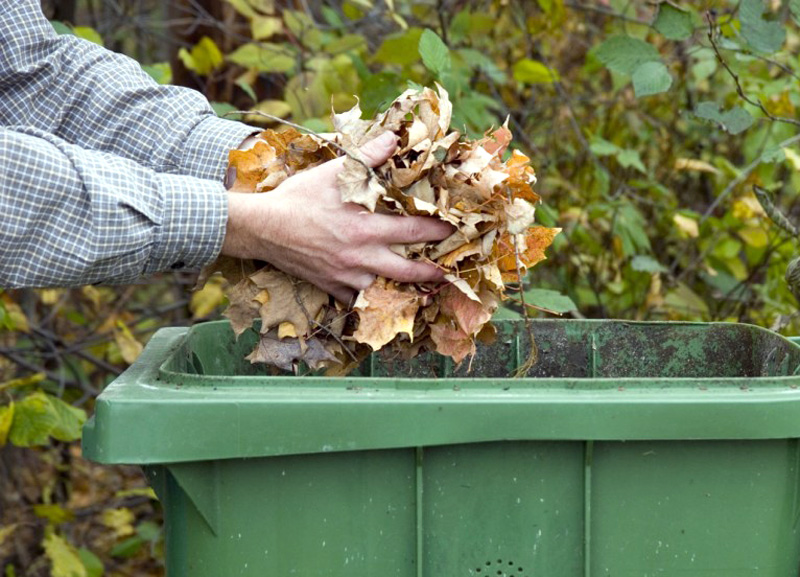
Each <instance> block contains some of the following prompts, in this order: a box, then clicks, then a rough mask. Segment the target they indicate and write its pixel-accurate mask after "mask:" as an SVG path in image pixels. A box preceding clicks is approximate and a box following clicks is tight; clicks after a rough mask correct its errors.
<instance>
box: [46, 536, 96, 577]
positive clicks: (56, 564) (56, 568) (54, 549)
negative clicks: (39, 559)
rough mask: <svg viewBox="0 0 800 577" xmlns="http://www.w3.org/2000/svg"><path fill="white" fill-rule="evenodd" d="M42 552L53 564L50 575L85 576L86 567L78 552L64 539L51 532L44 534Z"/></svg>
mask: <svg viewBox="0 0 800 577" xmlns="http://www.w3.org/2000/svg"><path fill="white" fill-rule="evenodd" d="M43 545H44V552H45V555H46V556H47V558H48V559H50V563H52V565H53V569H52V571H51V575H52V577H86V567H85V566H84V565H83V563H82V562H81V558H80V557H79V556H78V552H77V551H76V550H75V548H74V547H73V546H72V545H70V544H69V543H67V542H66V541H65V540H64V539H62V538H61V537H59V536H58V535H56V534H55V533H53V532H51V533H49V534H48V535H46V536H45V538H44V541H43Z"/></svg>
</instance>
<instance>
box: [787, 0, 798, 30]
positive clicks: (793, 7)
mask: <svg viewBox="0 0 800 577" xmlns="http://www.w3.org/2000/svg"><path fill="white" fill-rule="evenodd" d="M789 11H790V12H791V13H792V18H794V21H795V23H797V24H800V0H789Z"/></svg>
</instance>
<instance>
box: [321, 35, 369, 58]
mask: <svg viewBox="0 0 800 577" xmlns="http://www.w3.org/2000/svg"><path fill="white" fill-rule="evenodd" d="M366 45H367V39H366V38H364V37H363V36H361V35H360V34H345V35H344V36H342V37H341V38H335V39H334V40H332V41H331V42H328V43H327V44H326V45H325V52H327V53H328V54H342V53H343V52H350V51H351V50H361V49H362V48H364V47H365V46H366Z"/></svg>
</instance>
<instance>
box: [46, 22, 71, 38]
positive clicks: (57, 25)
mask: <svg viewBox="0 0 800 577" xmlns="http://www.w3.org/2000/svg"><path fill="white" fill-rule="evenodd" d="M50 26H52V27H53V30H55V31H56V34H58V35H60V36H75V33H74V32H73V31H72V28H70V27H69V26H68V25H66V24H64V23H63V22H59V21H58V20H51V21H50Z"/></svg>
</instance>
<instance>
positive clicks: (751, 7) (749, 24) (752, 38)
mask: <svg viewBox="0 0 800 577" xmlns="http://www.w3.org/2000/svg"><path fill="white" fill-rule="evenodd" d="M764 8H765V6H764V1H763V0H742V2H741V4H739V20H740V22H741V24H742V27H741V31H742V36H743V37H744V39H745V40H747V43H748V44H749V45H750V47H751V48H753V49H754V50H756V51H757V52H764V53H766V54H772V53H773V52H776V51H777V50H779V49H780V48H781V46H783V41H784V40H785V39H786V30H785V29H784V27H783V26H782V25H781V23H780V22H778V21H776V20H767V19H766V18H764Z"/></svg>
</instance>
